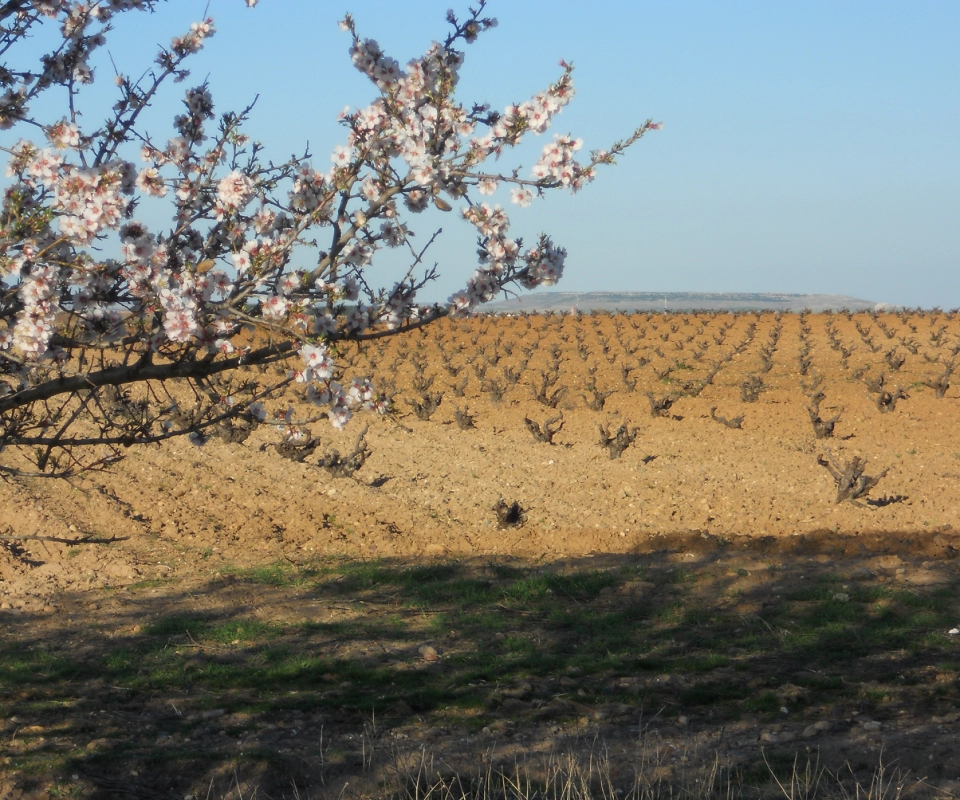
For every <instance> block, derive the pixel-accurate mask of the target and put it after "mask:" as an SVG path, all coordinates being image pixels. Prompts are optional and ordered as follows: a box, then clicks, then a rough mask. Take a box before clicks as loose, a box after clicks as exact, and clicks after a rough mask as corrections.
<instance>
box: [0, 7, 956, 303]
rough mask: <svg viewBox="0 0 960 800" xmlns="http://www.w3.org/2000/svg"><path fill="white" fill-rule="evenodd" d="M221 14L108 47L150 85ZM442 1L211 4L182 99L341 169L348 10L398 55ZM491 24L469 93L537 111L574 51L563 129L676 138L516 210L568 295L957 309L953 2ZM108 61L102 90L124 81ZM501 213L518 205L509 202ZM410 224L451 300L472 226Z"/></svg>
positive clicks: (127, 27) (142, 29)
mask: <svg viewBox="0 0 960 800" xmlns="http://www.w3.org/2000/svg"><path fill="white" fill-rule="evenodd" d="M206 6H207V0H171V2H170V3H167V4H166V5H165V6H164V5H161V7H160V9H159V11H158V12H157V13H156V14H154V15H147V14H143V15H141V14H134V15H124V16H125V17H129V19H126V18H124V19H121V20H120V21H119V22H118V25H117V31H116V33H115V34H114V35H113V37H112V38H111V39H110V41H109V45H108V49H109V51H110V53H111V55H112V56H113V59H114V61H115V62H116V64H117V66H118V67H119V68H120V69H121V70H122V71H124V72H126V73H128V74H131V75H136V74H139V73H140V72H141V71H143V70H144V69H145V68H146V67H147V66H148V65H149V60H150V58H152V54H153V52H154V50H155V44H156V43H160V42H163V43H167V42H169V38H170V36H171V35H173V34H175V33H178V32H180V31H181V30H182V29H184V28H185V26H186V25H188V24H189V22H190V21H192V20H194V19H198V18H200V16H201V15H202V14H203V11H204V8H205V7H206ZM449 7H452V8H454V10H455V11H457V12H458V13H461V12H465V10H466V4H465V3H457V2H456V0H443V2H433V1H432V0H418V1H417V2H397V0H392V2H387V1H386V0H362V2H349V0H347V2H345V3H330V2H327V0H324V1H323V2H321V0H261V2H260V4H259V5H258V6H257V7H256V8H254V9H247V8H245V7H244V5H243V3H242V1H241V0H210V2H209V13H210V14H211V15H212V16H213V17H214V19H215V20H216V23H217V29H218V32H217V35H216V36H215V37H214V38H212V39H211V40H209V41H208V42H207V44H206V47H205V50H204V52H203V53H202V54H201V55H200V56H199V57H198V58H197V59H196V60H195V62H194V65H193V74H192V76H191V78H190V79H189V80H188V85H194V84H196V83H198V82H200V81H201V80H202V79H203V78H204V77H208V78H209V82H210V86H211V89H212V92H213V96H214V101H215V103H216V106H217V111H218V112H220V111H224V110H228V109H231V110H237V109H239V108H241V107H242V106H244V105H246V104H247V103H249V102H250V101H252V100H253V99H254V97H255V96H257V95H259V99H258V101H257V105H256V107H255V108H254V111H253V118H252V120H251V123H250V125H249V126H248V131H249V132H250V133H251V134H252V135H254V136H255V137H256V138H258V139H259V140H261V141H262V142H263V143H264V144H265V145H266V148H267V154H268V155H269V156H271V157H273V158H274V159H276V160H281V159H283V158H284V157H286V156H288V155H289V154H290V153H293V152H298V153H299V152H303V150H304V147H305V145H306V144H307V142H309V145H310V149H311V151H312V153H313V155H314V163H315V165H316V166H317V167H318V168H319V169H322V170H326V169H327V168H328V167H329V165H330V160H329V154H330V152H331V150H332V148H333V146H334V145H336V144H338V143H340V142H341V141H342V139H343V133H344V131H343V129H342V128H341V127H340V126H339V125H338V124H337V122H336V115H337V113H338V112H339V111H340V110H341V109H342V108H343V107H344V106H346V105H349V106H352V107H362V106H364V105H366V104H368V103H369V102H370V101H371V100H372V99H373V98H374V96H375V90H374V88H373V86H372V85H371V84H370V83H369V82H368V81H367V79H366V78H364V77H363V76H361V75H360V74H359V73H358V72H356V70H355V69H354V68H353V66H352V65H351V63H350V60H349V56H348V54H347V48H348V46H349V43H350V42H349V37H348V35H347V34H345V33H343V32H342V31H340V30H339V28H338V26H337V20H338V19H340V18H341V17H342V16H343V12H344V11H345V10H349V11H351V12H352V13H353V15H354V17H355V19H356V22H357V26H358V30H359V32H360V34H361V36H364V37H370V38H374V39H377V40H378V41H379V42H380V44H381V46H383V48H384V49H385V50H386V51H387V52H388V53H389V54H390V55H393V56H394V57H395V58H397V59H398V60H399V61H400V62H401V63H405V62H406V61H407V60H409V59H410V58H412V57H414V56H417V55H419V54H421V53H422V52H423V51H424V50H425V49H426V48H427V47H428V46H429V44H430V42H431V41H433V40H435V39H441V38H442V37H443V36H444V35H445V34H446V31H447V25H446V23H445V21H444V15H445V12H446V9H447V8H449ZM487 13H488V14H489V15H492V16H496V17H497V18H498V20H499V26H498V27H497V28H496V29H494V30H491V31H489V32H487V33H486V34H484V35H483V36H481V37H480V39H479V40H478V41H477V42H476V43H475V44H473V45H471V46H469V47H468V48H467V51H466V52H467V58H466V63H465V64H464V67H463V70H462V72H461V75H462V78H461V83H460V88H459V96H460V99H461V102H464V103H465V104H468V105H469V104H470V103H473V102H489V103H491V104H492V105H493V106H494V107H503V106H504V105H506V104H507V103H509V102H514V101H522V100H524V99H526V98H528V97H529V96H531V95H532V94H534V93H536V92H537V91H539V90H540V89H542V88H544V87H545V86H546V85H547V84H548V83H549V82H551V81H552V80H554V79H555V78H556V77H557V76H558V75H559V74H560V68H559V66H558V60H559V59H561V58H563V59H566V60H567V61H572V62H573V63H574V64H575V66H576V72H575V75H574V80H575V83H576V87H577V96H576V98H575V99H574V101H573V102H572V103H571V104H570V105H569V106H568V107H567V108H566V109H565V110H564V111H563V113H562V114H561V115H560V116H559V117H558V118H557V120H556V123H555V126H554V128H553V130H554V131H556V132H561V133H572V134H574V135H575V136H580V137H583V139H584V140H585V148H584V149H585V150H589V149H592V148H600V147H605V146H607V145H609V144H610V143H611V142H612V141H613V140H615V139H618V138H623V137H625V136H627V135H629V133H630V132H631V131H632V130H633V128H634V127H635V126H636V125H638V124H639V123H641V122H642V121H643V120H644V119H646V118H648V117H650V118H653V119H655V120H659V121H662V122H663V123H664V129H663V130H662V131H659V132H655V133H651V134H649V135H648V136H647V137H645V138H644V139H643V140H642V141H641V142H640V143H638V144H637V145H636V146H634V147H633V148H632V149H631V150H629V151H628V152H627V154H626V155H625V156H624V157H623V158H622V159H621V161H620V163H619V164H618V165H617V166H615V167H612V168H608V169H605V170H602V171H601V172H600V174H599V175H598V177H597V179H596V180H595V181H594V182H593V183H592V184H590V185H589V186H588V187H587V188H586V189H584V190H583V191H582V192H581V193H580V194H578V195H576V196H573V197H571V196H569V195H566V194H564V195H563V196H560V195H559V193H556V192H554V193H551V197H550V198H549V199H548V200H540V201H536V200H535V201H534V204H533V205H532V206H531V207H530V208H527V209H521V208H519V207H516V206H510V210H511V212H512V213H511V218H512V220H513V227H512V228H511V233H512V234H513V235H515V236H517V235H522V236H523V237H524V238H525V239H526V240H527V241H533V239H534V238H535V236H536V234H538V233H539V232H540V231H541V230H546V231H548V232H550V233H552V234H553V236H554V238H555V240H556V241H557V242H558V243H559V244H562V245H564V246H565V247H566V248H567V250H568V251H569V256H568V260H567V271H566V274H565V276H564V278H563V280H562V282H561V283H560V284H559V285H558V286H557V287H556V288H557V289H562V290H566V291H705V292H709V291H716V292H725V291H737V292H801V293H806V292H812V293H832V294H847V295H852V296H855V297H860V298H864V299H869V300H874V301H877V302H887V303H893V304H901V305H908V306H917V305H921V306H935V305H936V306H941V307H944V308H950V307H955V306H960V47H958V46H957V42H958V41H960V3H957V2H954V1H953V0H941V1H939V2H936V1H933V0H930V1H927V0H917V1H916V2H909V3H908V2H884V1H883V0H871V1H870V2H844V1H843V0H841V1H840V2H837V0H831V1H830V2H825V1H820V0H809V1H808V2H804V3H789V4H788V3H778V2H777V3H770V2H760V1H759V0H758V1H757V2H746V1H738V2H732V1H727V0H710V1H709V2H693V1H686V0H681V1H680V2H675V3H651V2H642V1H641V0H632V2H627V1H621V0H615V1H614V2H604V3H582V2H567V1H566V0H556V1H555V2H550V3H547V2H540V0H509V2H507V1H506V0H499V1H498V0H493V1H492V2H490V3H489V5H488V9H487ZM99 69H100V72H99V74H98V78H99V80H98V82H97V86H98V88H96V91H97V92H106V93H107V94H105V95H104V97H107V96H109V93H110V91H111V90H112V89H113V86H112V83H111V81H110V72H109V71H110V70H112V67H110V66H109V63H107V65H106V66H101V67H100V68H99ZM104 70H107V71H106V72H104ZM182 88H183V87H175V86H170V87H167V89H166V90H165V92H164V94H163V95H162V97H161V98H160V100H159V102H158V105H157V108H156V113H154V114H152V115H151V117H150V123H149V129H150V131H151V133H153V134H154V135H156V136H157V138H161V137H166V136H169V135H170V130H171V128H170V123H169V120H170V119H171V117H172V115H173V114H174V113H176V108H177V105H178V104H179V98H180V96H181V94H182ZM95 98H96V95H94V97H93V98H91V99H95ZM97 116H100V115H99V114H98V115H97ZM6 133H7V132H3V134H4V135H5V134H6ZM549 137H550V135H549V134H548V135H547V136H544V137H539V138H536V137H528V140H529V143H528V144H527V145H526V146H525V147H524V149H523V150H522V151H519V152H518V153H517V154H516V155H515V156H513V157H510V156H508V157H507V158H506V159H505V160H504V161H503V162H502V163H503V166H504V167H505V168H506V169H508V170H509V169H512V168H513V167H514V166H516V165H518V164H522V165H523V166H524V169H523V171H522V174H526V172H527V170H528V169H529V167H530V165H531V164H532V163H533V162H534V161H535V160H536V158H537V156H538V155H539V151H540V148H541V147H542V146H543V145H544V144H546V142H547V141H548V140H549ZM494 199H496V200H497V201H499V202H502V203H503V204H504V205H505V206H508V205H509V200H508V198H507V196H506V192H505V191H501V192H500V193H499V194H498V195H497V196H496V197H495V198H494ZM412 220H413V221H414V222H416V223H418V227H417V228H415V229H416V230H418V231H419V236H420V238H419V241H420V242H425V241H426V239H427V238H428V237H429V235H430V233H431V232H432V230H433V228H435V227H438V226H443V228H444V235H443V237H442V238H441V240H440V242H439V243H438V244H437V245H436V246H435V247H434V249H433V250H432V251H431V257H428V260H430V261H434V260H435V261H437V262H438V263H439V267H440V270H441V274H442V276H443V277H442V280H441V281H440V282H438V284H437V285H436V286H435V287H434V288H433V289H432V290H431V291H430V292H429V297H428V298H427V299H431V300H432V299H445V298H446V297H447V295H449V294H450V293H451V292H452V291H454V290H456V289H458V288H460V287H461V286H463V284H464V282H465V281H466V279H467V277H468V276H469V275H470V273H471V272H472V271H473V268H474V266H475V253H474V250H475V248H474V241H475V236H474V233H473V230H472V228H471V227H470V226H468V225H466V224H465V223H464V222H463V221H462V220H460V219H459V218H458V215H456V214H446V215H442V214H440V213H439V212H437V213H434V214H433V215H432V216H430V217H427V215H422V217H419V218H418V217H413V218H412ZM384 280H388V278H386V277H384Z"/></svg>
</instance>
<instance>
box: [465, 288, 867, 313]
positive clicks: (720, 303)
mask: <svg viewBox="0 0 960 800" xmlns="http://www.w3.org/2000/svg"><path fill="white" fill-rule="evenodd" d="M841 308H847V309H850V310H851V311H868V310H872V309H874V308H877V303H875V302H873V301H872V300H860V299H858V298H856V297H847V296H846V295H842V294H776V293H764V294H750V293H746V292H537V293H536V294H526V295H521V296H520V297H516V298H511V299H509V300H499V301H497V302H494V303H487V304H486V305H485V306H483V310H484V311H485V312H488V313H493V314H508V313H517V312H520V311H526V312H543V311H570V310H571V309H573V310H576V311H583V312H589V311H663V310H665V309H666V310H667V311H693V310H697V309H703V310H710V311H751V310H757V309H768V310H771V311H803V310H804V309H809V310H810V311H815V312H816V311H826V310H828V309H833V310H837V309H841Z"/></svg>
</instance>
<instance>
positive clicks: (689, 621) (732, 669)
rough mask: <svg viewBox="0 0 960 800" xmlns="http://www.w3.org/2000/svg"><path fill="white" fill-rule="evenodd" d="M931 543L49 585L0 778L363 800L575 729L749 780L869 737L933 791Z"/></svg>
mask: <svg viewBox="0 0 960 800" xmlns="http://www.w3.org/2000/svg"><path fill="white" fill-rule="evenodd" d="M955 541H956V538H955V537H953V536H952V535H947V534H942V533H935V534H923V535H920V534H917V535H914V534H910V535H906V534H876V535H873V536H859V537H842V536H836V535H833V534H830V533H823V534H818V535H815V536H808V537H794V538H793V539H790V540H783V539H780V540H777V539H773V537H768V538H766V539H749V538H747V537H744V538H743V539H738V540H726V539H720V538H717V537H713V536H709V535H707V534H701V533H699V532H692V533H691V534H689V535H685V536H676V537H670V538H667V537H664V538H662V539H657V540H654V541H653V542H652V543H651V547H650V551H649V552H645V553H636V554H633V555H629V556H621V555H616V556H614V555H602V554H601V555H597V556H594V557H587V558H577V559H567V560H560V561H554V562H550V563H536V564H534V563H529V562H523V561H520V560H516V559H504V558H497V559H471V560H462V561H437V562H417V563H411V562H403V561H347V560H316V561H310V562H303V563H300V564H290V563H282V564H274V565H268V566H265V567H262V568H258V569H252V570H249V569H248V570H241V569H236V570H230V569H225V570H221V572H220V574H219V575H217V576H216V577H215V578H214V579H212V580H208V581H204V582H197V583H191V584H189V585H184V584H183V583H181V582H179V581H178V580H177V579H170V580H166V581H147V582H143V583H140V584H134V585H131V586H128V587H125V588H117V589H114V590H99V591H92V592H87V593H75V594H70V595H64V596H63V597H61V598H59V600H58V603H57V605H58V606H59V609H60V611H59V612H57V613H56V614H27V613H14V612H0V614H2V634H0V636H2V640H0V641H2V650H0V696H2V698H3V705H4V707H5V709H6V714H5V717H6V719H5V720H4V721H2V722H0V735H2V743H0V763H2V764H3V770H4V772H5V773H6V774H7V776H8V777H7V778H0V789H5V790H6V791H7V793H8V794H9V796H11V797H32V796H44V797H46V796H48V795H49V794H50V793H51V792H53V793H56V792H61V793H62V794H65V795H67V796H78V797H88V798H107V797H130V796H136V797H144V798H148V797H156V798H167V797H169V798H183V797H184V796H185V795H188V794H193V795H195V796H198V797H205V796H209V797H226V796H231V795H230V794H229V793H230V792H233V795H232V796H234V797H240V796H243V797H247V796H249V795H250V793H251V792H252V791H253V788H254V787H255V788H256V789H257V791H258V792H259V795H258V796H262V797H294V796H298V794H297V793H298V792H300V793H301V794H299V796H302V797H305V796H310V797H316V796H327V794H329V796H339V795H338V794H337V793H338V792H340V791H341V790H342V788H343V786H344V785H345V784H346V783H347V782H351V785H352V787H353V788H352V789H351V791H357V792H360V793H361V794H362V793H363V791H366V789H364V788H363V787H364V786H366V787H367V788H368V789H369V790H370V792H371V793H372V795H373V794H376V791H377V789H376V787H377V786H378V783H377V781H378V780H380V777H378V772H377V770H378V768H379V767H382V765H383V764H384V763H385V761H384V759H387V758H388V757H389V759H393V760H394V761H396V760H397V759H400V760H403V759H405V758H409V757H412V755H413V754H416V753H417V752H419V751H420V750H422V749H423V748H424V747H429V748H433V749H436V750H437V751H438V752H439V753H441V754H442V755H443V757H444V759H445V760H446V761H445V763H447V764H462V765H464V766H465V767H469V766H475V765H476V764H478V763H479V762H480V760H481V754H482V753H483V752H484V751H485V750H488V749H489V748H490V746H491V745H492V744H493V743H494V742H496V743H497V746H498V748H499V752H500V753H501V755H502V756H503V758H504V759H506V760H507V761H510V759H517V758H519V757H525V756H531V757H536V756H537V754H542V753H543V752H545V751H546V750H547V749H549V748H550V747H552V748H554V749H556V748H564V747H581V748H583V747H590V746H596V745H595V743H596V741H597V739H598V737H599V739H602V740H603V742H604V743H605V744H606V746H607V748H608V751H609V752H611V753H615V755H616V758H615V759H614V761H615V762H616V764H617V769H623V770H626V769H627V768H628V766H629V765H631V764H634V763H635V759H636V756H637V747H638V743H639V744H643V745H644V746H647V745H649V746H652V747H654V748H655V749H656V750H657V752H658V753H660V755H659V756H658V758H660V757H665V758H667V762H665V763H667V766H669V764H670V763H675V762H670V760H669V759H670V756H669V755H667V756H664V754H665V753H666V754H669V752H670V751H669V750H668V749H666V744H664V743H665V742H670V743H671V744H670V747H673V748H674V752H675V753H676V754H678V755H677V756H676V757H677V758H679V757H680V756H679V753H680V752H681V751H683V753H685V754H687V757H688V760H689V758H700V757H702V758H703V759H704V760H705V763H706V761H708V760H709V759H710V758H713V757H716V756H717V754H722V756H723V758H725V759H727V760H728V761H729V762H730V763H732V764H739V765H740V766H741V767H742V768H744V769H746V770H748V771H749V770H750V769H753V768H756V766H757V764H759V763H760V762H759V761H758V759H760V756H761V752H760V750H759V745H763V746H765V747H766V748H767V750H766V752H767V755H768V757H770V758H774V760H776V757H777V753H779V754H780V757H781V759H786V761H784V763H789V759H790V758H792V756H793V754H795V753H796V752H797V749H798V747H799V746H800V745H798V742H802V743H806V744H811V745H816V746H817V747H821V748H826V758H827V759H828V760H829V759H830V758H834V759H835V760H837V759H839V760H838V761H837V764H836V765H835V766H839V764H840V763H841V761H843V760H846V761H847V762H850V763H851V764H852V765H853V767H854V768H855V769H870V768H872V767H873V766H875V764H876V755H877V752H876V748H877V747H879V746H880V745H881V744H883V743H884V742H886V747H887V753H888V756H891V748H894V749H895V752H894V753H893V754H892V756H891V757H896V758H900V759H901V761H902V763H903V764H904V765H905V766H906V767H907V768H911V769H919V768H920V766H921V765H922V766H924V767H926V774H928V775H930V774H934V775H935V776H936V775H939V774H940V773H942V777H947V776H950V777H956V776H954V775H950V772H951V770H953V771H954V772H956V773H957V775H960V763H956V759H957V757H956V755H953V756H951V755H949V754H948V753H947V754H945V755H944V757H943V758H942V759H941V758H939V757H938V760H937V763H936V764H935V765H931V764H930V763H929V761H928V760H924V759H925V758H926V755H927V754H928V753H932V752H936V747H938V746H939V744H936V742H938V741H939V739H944V741H946V740H947V739H949V736H948V732H949V730H950V729H953V728H954V727H955V723H956V720H957V717H958V716H960V712H958V711H957V708H958V703H960V690H958V680H957V676H958V672H960V641H958V638H960V637H956V636H953V637H951V636H950V635H949V634H948V630H949V629H951V628H953V627H954V626H956V625H957V623H958V622H960V593H958V591H957V589H958V587H960V576H958V574H957V564H958V560H957V558H956V556H957V551H956V549H955V544H954V542H955ZM865 720H866V721H869V722H875V723H878V727H877V728H870V729H867V728H865V727H864V725H863V721H865ZM816 722H819V723H821V724H823V725H824V727H823V728H822V729H821V730H820V731H818V732H817V733H816V734H813V735H811V736H810V737H808V738H806V739H805V738H804V736H805V735H806V734H809V727H810V726H811V725H812V724H813V723H816ZM764 736H766V739H763V738H762V737H764ZM831 737H832V738H831ZM945 737H946V738H945ZM591 742H593V744H592V745H591ZM621 751H622V753H621ZM945 753H946V751H945ZM771 754H772V755H771ZM471 759H472V760H471ZM914 762H916V763H914ZM931 770H933V772H931ZM758 775H760V773H758ZM381 777H382V776H381ZM758 780H760V778H759V777H758ZM2 781H7V783H6V784H4V783H3V782H2ZM364 781H366V783H364ZM358 787H359V788H358ZM71 793H72V794H71Z"/></svg>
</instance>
